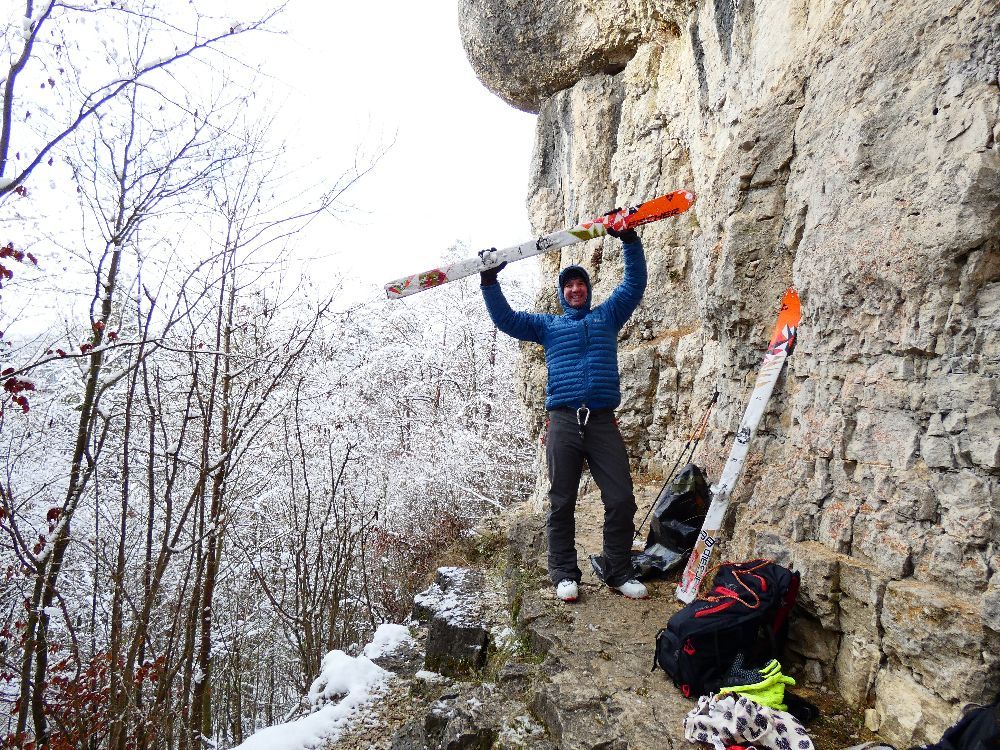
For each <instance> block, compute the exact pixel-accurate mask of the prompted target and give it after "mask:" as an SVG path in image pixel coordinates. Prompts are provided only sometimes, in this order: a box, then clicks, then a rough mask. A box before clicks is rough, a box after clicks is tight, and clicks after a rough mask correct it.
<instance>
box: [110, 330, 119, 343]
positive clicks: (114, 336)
mask: <svg viewBox="0 0 1000 750" xmlns="http://www.w3.org/2000/svg"><path fill="white" fill-rule="evenodd" d="M117 340H118V331H110V332H108V341H117Z"/></svg>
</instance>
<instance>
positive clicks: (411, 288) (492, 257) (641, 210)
mask: <svg viewBox="0 0 1000 750" xmlns="http://www.w3.org/2000/svg"><path fill="white" fill-rule="evenodd" d="M694 200H695V196H694V193H692V192H691V191H689V190H675V191H674V192H672V193H668V194H667V195H662V196H660V197H659V198H654V199H653V200H651V201H646V202H645V203H640V204H639V205H638V206H631V207H628V208H616V209H615V210H614V211H610V212H609V213H606V214H604V216H598V217H597V218H596V219H592V220H591V221H585V222H583V223H582V224H577V225H576V226H575V227H572V228H570V229H561V230H559V231H558V232H553V233H552V234H546V235H544V236H543V237H539V238H538V239H536V240H529V241H528V242H524V243H521V244H520V245H515V246H514V247H505V248H502V249H500V250H497V249H496V248H489V249H488V250H480V251H479V253H478V254H477V256H476V257H475V258H468V259H467V260H462V261H458V262H457V263H452V264H451V265H447V266H442V267H441V268H432V269H431V270H430V271H424V272H423V273H415V274H413V275H412V276H405V277H403V278H402V279H397V280H396V281H390V282H389V283H388V284H386V285H385V293H386V296H387V297H389V299H398V298H400V297H407V296H409V295H411V294H416V293H417V292H422V291H424V290H425V289H431V288H432V287H435V286H440V285H441V284H446V283H447V282H449V281H455V280H457V279H464V278H465V277H466V276H472V275H473V274H477V273H479V272H480V271H486V270H489V269H490V268H496V267H497V266H499V265H500V264H501V263H510V262H513V261H515V260H521V259H522V258H530V257H532V256H533V255H539V254H541V253H547V252H548V251H549V250H555V249H557V248H560V247H566V246H567V245H572V244H573V243H575V242H583V241H585V240H591V239H594V238H595V237H603V236H604V235H606V234H607V233H608V228H609V227H610V228H611V229H614V230H616V231H623V230H625V229H635V228H636V227H641V226H642V225H643V224H649V223H651V222H654V221H659V220H660V219H666V218H668V217H670V216H677V214H682V213H684V212H685V211H687V210H688V209H689V208H691V206H693V205H694Z"/></svg>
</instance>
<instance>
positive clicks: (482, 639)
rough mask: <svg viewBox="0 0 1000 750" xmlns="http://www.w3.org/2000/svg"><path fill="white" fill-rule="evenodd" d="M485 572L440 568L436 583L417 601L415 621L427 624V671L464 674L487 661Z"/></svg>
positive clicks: (416, 597)
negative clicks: (484, 600)
mask: <svg viewBox="0 0 1000 750" xmlns="http://www.w3.org/2000/svg"><path fill="white" fill-rule="evenodd" d="M484 590H485V581H484V578H483V574H482V571H479V570H475V569H470V568H438V571H437V577H436V578H435V580H434V583H433V584H431V586H430V588H428V589H427V590H426V591H424V592H422V593H420V594H417V596H415V597H414V599H413V618H414V619H415V620H420V621H423V622H426V623H427V652H426V656H425V657H424V665H425V667H426V668H427V669H429V670H433V671H435V672H441V673H442V674H446V675H461V674H466V673H468V672H470V671H473V670H476V669H479V668H481V667H482V666H483V664H485V662H486V651H487V647H488V645H489V624H488V620H487V616H486V610H485V607H484V606H483V601H482V597H483V592H484Z"/></svg>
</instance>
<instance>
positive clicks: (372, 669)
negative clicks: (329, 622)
mask: <svg viewBox="0 0 1000 750" xmlns="http://www.w3.org/2000/svg"><path fill="white" fill-rule="evenodd" d="M410 640H412V639H411V638H410V632H409V630H407V629H406V627H405V626H403V625H380V626H379V627H378V630H376V631H375V635H374V636H373V637H372V642H371V643H369V644H368V645H367V646H365V648H364V649H363V651H362V653H361V655H360V656H348V655H347V654H345V653H344V652H343V651H340V650H336V651H331V652H330V653H328V654H327V655H326V656H324V657H323V664H322V666H321V667H320V674H319V676H318V677H317V678H316V679H315V680H313V683H312V685H311V686H310V687H309V694H308V696H307V700H308V702H309V704H310V705H312V706H313V708H314V710H313V713H311V714H309V715H308V716H304V717H302V718H301V719H296V720H295V721H290V722H287V723H285V724H277V725H275V726H273V727H266V728H264V729H261V730H260V731H258V732H255V733H254V734H253V735H251V736H250V737H249V738H248V739H247V740H246V741H245V742H243V744H241V745H238V746H237V747H236V748H233V750H310V749H311V748H316V747H319V746H325V745H327V744H329V743H330V742H333V741H334V740H336V739H337V737H339V736H340V734H341V732H343V731H344V729H345V728H347V726H348V725H349V724H350V723H351V721H352V720H353V719H355V718H356V717H357V716H358V715H359V714H360V712H361V709H363V708H364V707H365V706H366V705H368V704H369V703H370V702H371V701H372V699H373V698H375V697H377V696H378V695H379V694H380V693H381V692H382V691H383V690H384V689H385V685H386V683H387V682H388V681H389V678H390V677H392V673H391V672H387V671H386V670H384V669H382V668H381V667H380V666H378V665H377V664H375V663H374V662H372V659H374V658H377V657H379V656H382V655H384V654H388V653H392V652H393V651H394V650H395V649H396V648H397V647H398V646H399V645H400V644H402V643H405V642H408V641H410Z"/></svg>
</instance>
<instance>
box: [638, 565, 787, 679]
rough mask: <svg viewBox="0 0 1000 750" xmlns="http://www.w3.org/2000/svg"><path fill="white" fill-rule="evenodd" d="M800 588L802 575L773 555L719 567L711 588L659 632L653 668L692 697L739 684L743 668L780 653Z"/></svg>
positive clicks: (672, 618)
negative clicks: (658, 668)
mask: <svg viewBox="0 0 1000 750" xmlns="http://www.w3.org/2000/svg"><path fill="white" fill-rule="evenodd" d="M798 593H799V574H798V573H796V572H793V571H791V570H788V569H787V568H783V567H782V566H780V565H778V564H776V563H774V562H772V561H770V560H749V561H747V562H740V563H725V564H723V565H721V566H719V569H718V573H717V574H716V576H715V580H714V581H713V583H712V590H711V592H710V593H709V594H707V595H706V596H705V597H704V598H699V599H695V600H694V601H693V602H691V603H690V604H688V605H687V606H686V607H684V608H683V609H681V610H679V611H677V612H675V613H674V614H673V616H672V617H671V618H670V619H669V620H668V621H667V627H665V628H663V629H662V630H661V631H660V632H659V633H657V634H656V653H655V657H654V663H653V669H654V670H655V669H656V667H660V668H661V669H662V670H663V671H664V672H666V673H667V674H668V675H669V676H670V678H671V679H672V680H673V681H674V684H675V685H677V687H678V688H680V690H681V692H682V693H684V695H685V696H686V697H688V698H697V697H698V696H699V695H706V694H708V693H713V692H716V691H717V690H718V689H719V688H721V687H725V686H727V685H738V684H741V683H740V681H739V680H740V674H739V670H740V669H741V668H752V667H753V665H762V664H764V663H766V662H767V661H768V660H770V659H776V658H779V657H780V655H781V649H782V648H783V647H784V645H785V640H786V639H787V637H788V615H789V613H790V612H791V610H792V607H793V606H795V600H796V598H797V597H798ZM733 680H736V681H735V682H734V681H733Z"/></svg>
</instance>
